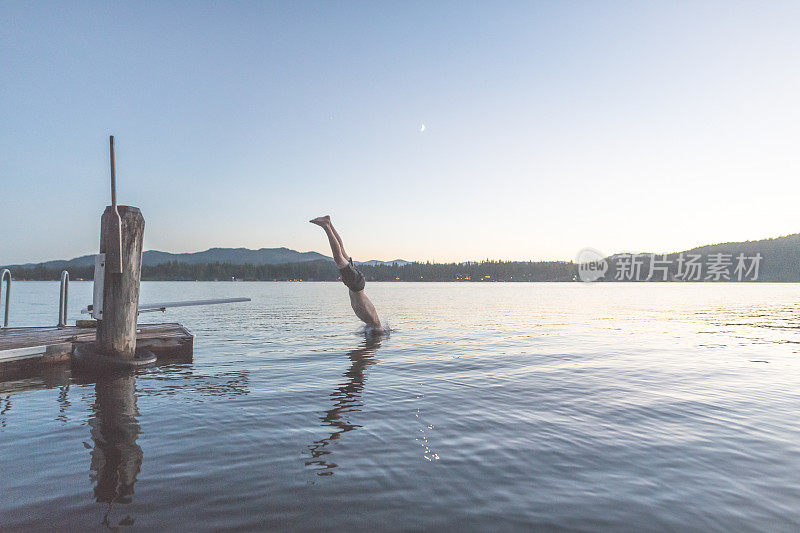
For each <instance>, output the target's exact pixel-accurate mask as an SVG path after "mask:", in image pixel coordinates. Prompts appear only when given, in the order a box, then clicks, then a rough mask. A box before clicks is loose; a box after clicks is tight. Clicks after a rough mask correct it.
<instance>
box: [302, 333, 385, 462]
mask: <svg viewBox="0 0 800 533" xmlns="http://www.w3.org/2000/svg"><path fill="white" fill-rule="evenodd" d="M380 346H381V343H380V338H379V337H367V340H366V341H364V344H363V345H362V346H360V347H359V348H357V349H355V350H353V351H351V352H348V354H347V356H348V357H349V358H350V368H349V369H348V370H347V372H345V373H344V374H343V375H344V376H345V377H346V378H347V381H345V382H344V383H342V384H341V385H340V386H339V387H337V388H336V390H335V391H333V392H332V393H331V399H332V400H333V408H332V409H329V410H327V411H325V415H324V416H323V417H322V418H320V420H321V421H322V426H323V427H333V428H335V431H333V432H332V433H331V434H330V435H329V436H327V437H325V438H324V439H320V440H318V441H314V443H313V444H311V445H309V447H308V448H309V450H310V451H311V457H312V459H311V460H309V461H306V466H312V467H316V468H317V469H318V471H317V475H318V476H332V475H333V469H334V468H336V467H337V466H339V465H337V464H336V463H334V462H333V461H331V460H330V458H329V457H328V456H330V455H331V453H333V451H332V450H331V449H330V448H329V446H330V445H331V444H332V443H334V442H336V441H337V440H339V438H340V437H341V436H342V435H343V434H345V433H347V432H348V431H353V430H354V429H357V428H360V427H361V426H359V425H358V424H352V423H350V421H349V418H348V415H349V414H350V413H353V412H358V411H360V410H361V407H363V405H364V404H363V403H362V401H361V393H362V391H363V389H364V382H366V379H367V378H366V376H365V375H364V371H365V370H366V369H367V367H369V366H372V365H374V364H376V363H377V362H378V361H377V360H376V359H375V356H374V355H373V354H374V353H375V352H376V351H377V350H378V348H380Z"/></svg>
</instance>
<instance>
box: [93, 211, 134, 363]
mask: <svg viewBox="0 0 800 533" xmlns="http://www.w3.org/2000/svg"><path fill="white" fill-rule="evenodd" d="M117 212H118V213H119V218H118V215H117ZM119 220H121V222H122V224H121V229H122V235H121V239H122V250H121V253H122V257H121V258H120V259H121V264H122V273H121V274H119V273H116V274H115V273H109V272H108V271H106V275H105V282H104V284H103V319H102V320H100V321H99V322H98V324H97V350H98V351H99V352H100V353H101V354H103V355H107V356H111V357H117V358H121V359H133V356H134V352H135V351H136V319H137V316H138V314H139V283H140V280H141V271H142V239H143V237H144V217H143V216H142V212H141V211H139V208H138V207H130V206H127V205H120V206H117V207H116V209H115V208H114V207H113V206H108V207H106V210H105V212H104V213H103V217H102V219H101V221H100V253H105V254H106V264H108V262H109V261H114V260H116V258H117V257H118V256H119V254H120V247H119V242H120V234H119V226H118V221H119Z"/></svg>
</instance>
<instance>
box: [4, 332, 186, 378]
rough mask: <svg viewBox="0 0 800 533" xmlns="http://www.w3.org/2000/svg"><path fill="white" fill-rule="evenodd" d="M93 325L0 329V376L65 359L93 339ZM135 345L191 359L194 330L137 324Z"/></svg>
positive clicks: (162, 354)
mask: <svg viewBox="0 0 800 533" xmlns="http://www.w3.org/2000/svg"><path fill="white" fill-rule="evenodd" d="M95 335H96V330H95V329H94V328H78V327H76V326H66V327H63V328H58V327H36V328H2V329H0V377H2V376H4V375H6V374H16V373H18V372H24V371H27V370H30V369H34V368H37V367H40V366H41V365H43V364H48V363H55V362H59V361H67V360H69V358H70V355H71V354H72V350H73V348H74V347H75V343H78V342H94V341H95ZM136 345H137V346H141V347H143V348H146V349H148V350H150V351H151V352H153V353H154V354H155V355H156V356H157V357H158V359H159V360H161V359H191V357H192V350H193V347H194V334H193V333H192V332H190V331H189V330H188V329H186V328H185V327H183V326H182V325H181V324H178V323H167V324H139V325H138V326H136Z"/></svg>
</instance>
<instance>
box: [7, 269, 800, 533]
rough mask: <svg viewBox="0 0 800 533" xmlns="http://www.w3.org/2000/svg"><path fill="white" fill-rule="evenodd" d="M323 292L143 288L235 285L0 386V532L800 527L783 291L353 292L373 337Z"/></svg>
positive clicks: (32, 292) (425, 288)
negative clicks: (180, 352) (136, 359)
mask: <svg viewBox="0 0 800 533" xmlns="http://www.w3.org/2000/svg"><path fill="white" fill-rule="evenodd" d="M340 285H341V284H324V283H319V284H306V283H304V284H299V283H297V284H279V283H275V284H260V283H252V284H236V283H216V284H214V283H209V284H204V283H163V284H152V285H150V286H151V287H152V288H153V291H154V292H153V295H152V297H147V300H151V301H161V300H164V301H168V300H181V299H203V298H215V297H236V296H253V297H254V298H253V302H252V305H250V304H247V305H242V306H240V307H239V306H237V307H235V308H233V306H232V307H231V309H225V308H223V307H224V306H223V307H219V308H215V309H214V310H209V309H203V310H202V311H201V310H200V309H192V308H185V310H177V311H176V312H175V319H176V320H177V321H180V322H183V323H185V324H186V325H187V326H188V327H189V329H191V330H193V331H197V332H198V338H197V341H196V343H195V357H194V359H193V361H191V362H189V363H184V362H180V363H170V364H168V365H166V366H161V367H158V368H150V369H145V370H141V371H138V372H137V374H136V377H135V382H134V380H133V377H132V376H131V377H128V378H124V379H117V378H113V379H117V380H116V381H113V379H112V381H109V380H108V379H104V380H101V381H100V382H97V381H96V380H94V379H91V378H81V377H79V376H75V375H72V374H71V372H70V371H69V367H68V365H67V366H66V368H65V369H59V367H57V366H55V367H47V368H46V369H42V371H41V372H40V373H38V374H36V375H32V376H28V377H24V378H23V377H20V376H17V377H15V378H13V379H12V380H9V381H3V382H0V457H2V459H1V460H0V461H2V467H1V468H0V472H2V475H0V495H2V496H0V531H5V530H12V531H17V530H19V531H28V530H34V531H38V530H48V529H53V528H58V529H60V530H68V531H73V530H74V531H86V530H92V529H94V530H96V529H98V526H99V527H100V528H102V527H103V526H106V527H109V528H124V526H126V525H132V528H137V529H142V530H145V531H181V530H192V531H194V530H223V529H225V530H244V531H263V530H271V529H280V530H285V529H291V530H299V531H306V530H317V529H336V530H344V531H375V530H395V529H408V530H423V531H425V530H434V531H436V530H447V529H452V524H467V529H471V530H498V529H499V530H506V531H508V530H520V531H526V530H538V529H547V530H550V529H552V530H567V531H587V530H598V529H601V530H608V531H619V530H623V531H627V530H637V531H654V530H657V531H737V532H738V531H800V510H799V509H800V508H798V505H797V502H800V483H799V482H798V480H797V478H798V476H797V473H798V470H799V468H798V467H800V425H798V424H797V413H798V411H800V392H798V391H800V388H798V383H800V356H799V354H800V344H798V343H800V318H799V317H800V304H798V302H800V284H751V285H745V284H741V285H739V284H731V285H725V284H716V285H711V284H649V285H648V284H640V285H631V284H594V285H591V284H590V285H586V284H563V283H562V284H547V283H542V284H500V283H497V284H471V285H458V284H434V283H431V284H427V283H426V284H421V283H420V284H402V283H397V284H392V283H387V284H375V285H374V286H373V288H372V289H371V290H372V291H373V292H371V293H370V297H371V298H373V296H374V301H375V302H376V305H378V306H379V308H380V309H383V310H385V311H384V312H385V313H387V314H390V315H391V319H392V322H393V323H395V324H396V326H397V327H398V331H397V332H396V333H394V334H393V336H392V338H391V341H389V340H386V339H384V340H383V341H382V345H381V346H380V347H378V345H377V343H375V342H364V341H365V339H364V338H363V336H362V337H357V336H354V335H353V334H352V332H353V329H354V328H355V326H354V322H353V320H354V318H353V317H352V312H351V311H350V309H349V306H347V305H346V302H342V300H341V296H342V294H341V286H340ZM147 286H148V285H147V284H145V287H147ZM44 288H47V289H48V291H49V292H46V291H44ZM88 288H89V289H90V288H91V287H90V286H89V287H88ZM156 289H157V290H156ZM26 291H27V294H26ZM17 294H18V295H20V296H21V298H22V299H23V300H25V299H27V300H28V301H31V302H40V303H42V305H44V304H47V305H46V306H45V308H46V309H50V308H51V304H52V294H57V284H51V285H40V284H35V283H29V284H26V283H24V282H23V283H20V284H19V289H18V292H17ZM86 301H91V291H90V290H87V291H86V294H85V298H84V299H83V302H86ZM76 314H77V313H76ZM15 316H17V317H21V318H20V319H21V320H31V321H32V320H33V318H30V317H31V316H32V317H34V318H35V317H36V316H37V315H28V316H27V317H26V316H25V315H24V313H23V314H16V313H15ZM151 316H152V315H148V317H151ZM712 348H713V349H712ZM351 350H352V351H351ZM378 350H379V352H378ZM348 352H349V353H348ZM320 354H328V355H327V356H320ZM345 355H347V357H344V356H345ZM331 356H332V357H331ZM763 361H769V364H766V363H764V362H763ZM377 363H380V364H377ZM140 428H141V429H140ZM356 430H357V431H356ZM348 432H350V433H349V434H348V435H345V433H348ZM323 437H324V438H323ZM84 446H85V447H84ZM337 465H338V466H337ZM317 474H318V475H320V476H327V477H323V478H320V477H317ZM90 479H91V481H90ZM104 515H105V516H104Z"/></svg>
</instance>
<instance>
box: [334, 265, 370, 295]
mask: <svg viewBox="0 0 800 533" xmlns="http://www.w3.org/2000/svg"><path fill="white" fill-rule="evenodd" d="M339 272H340V273H341V274H342V283H344V284H345V285H347V288H348V289H350V290H351V291H353V292H358V291H363V290H364V285H366V284H367V281H366V280H365V279H364V274H362V273H361V272H360V271H359V270H358V269H357V268H356V267H354V266H353V258H352V257H351V258H350V264H349V265H347V266H346V267H344V268H340V269H339Z"/></svg>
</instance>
